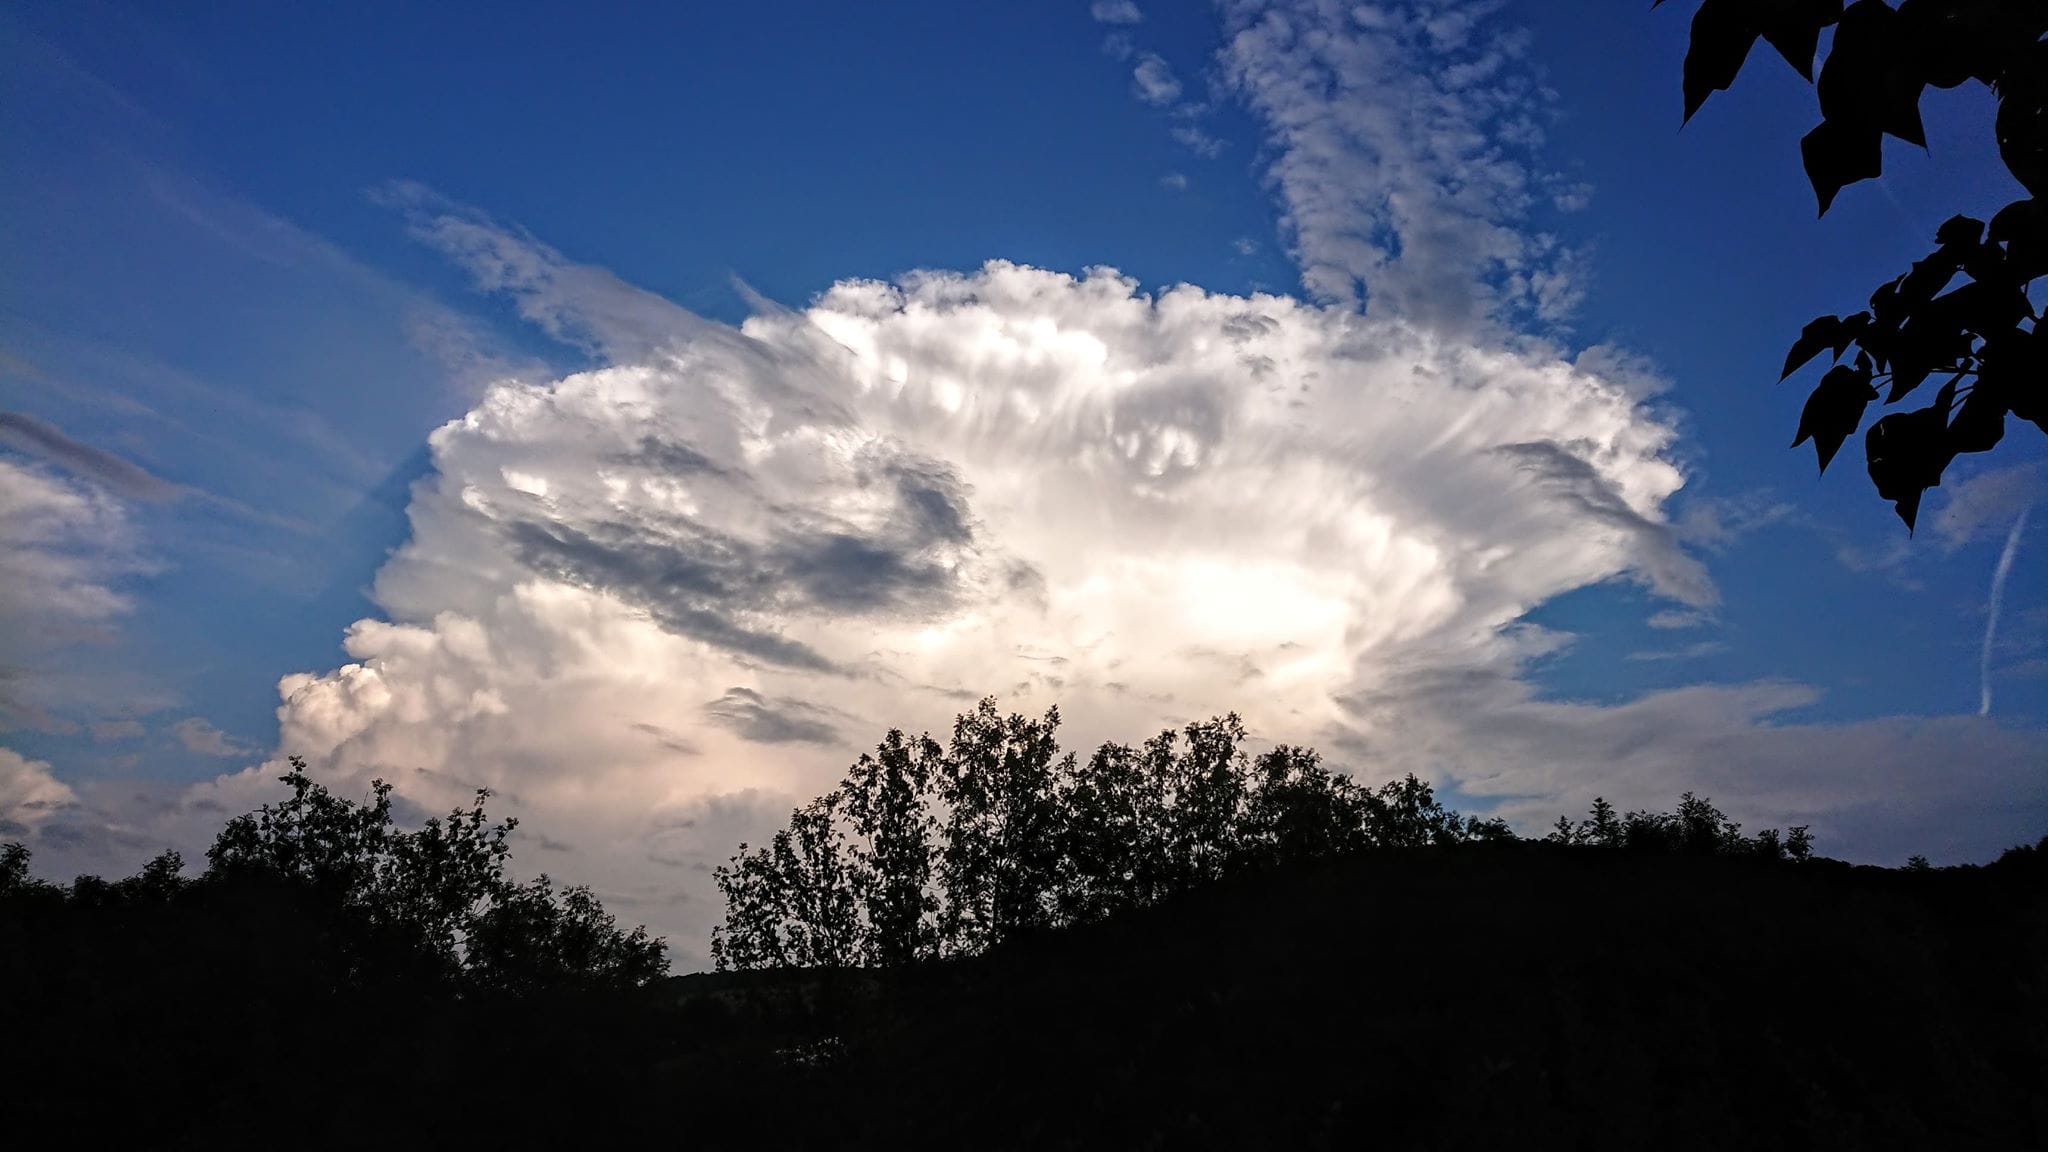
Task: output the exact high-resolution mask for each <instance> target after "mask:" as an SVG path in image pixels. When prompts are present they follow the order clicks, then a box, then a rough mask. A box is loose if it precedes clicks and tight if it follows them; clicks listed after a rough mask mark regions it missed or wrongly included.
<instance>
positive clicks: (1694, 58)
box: [1685, 0, 1762, 120]
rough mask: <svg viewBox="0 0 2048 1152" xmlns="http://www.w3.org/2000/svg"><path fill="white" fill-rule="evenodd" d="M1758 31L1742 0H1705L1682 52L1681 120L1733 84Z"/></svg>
mask: <svg viewBox="0 0 2048 1152" xmlns="http://www.w3.org/2000/svg"><path fill="white" fill-rule="evenodd" d="M1761 31H1762V29H1761V28H1759V27H1758V26H1757V24H1756V22H1755V20H1754V19H1753V18H1752V17H1751V13H1750V6H1749V4H1748V3H1747V2H1746V0H1705V2H1704V3H1702V4H1701V5H1700V7H1699V11H1697V12H1695V13H1693V17H1692V41H1691V43H1690V44H1689V45H1688V47H1687V49H1686V53H1685V120H1691V119H1692V114H1693V113H1695V112H1697V111H1699V109H1700V105H1701V104H1704V103H1706V100H1707V97H1708V96H1711V95H1713V94H1714V93H1716V92H1721V91H1725V90H1726V89H1727V87H1728V86H1729V85H1730V84H1733V83H1734V82H1735V74H1736V73H1737V72H1740V71H1742V62H1743V61H1744V60H1745V59H1747V58H1748V56H1749V46H1750V45H1752V44H1754V43H1756V38H1757V34H1758V33H1759V32H1761Z"/></svg>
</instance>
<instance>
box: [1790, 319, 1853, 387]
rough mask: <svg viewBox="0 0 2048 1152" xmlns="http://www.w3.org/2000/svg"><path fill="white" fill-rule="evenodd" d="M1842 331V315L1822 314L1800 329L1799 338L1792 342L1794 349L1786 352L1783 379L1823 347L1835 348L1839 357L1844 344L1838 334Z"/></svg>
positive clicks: (1797, 369) (1816, 354)
mask: <svg viewBox="0 0 2048 1152" xmlns="http://www.w3.org/2000/svg"><path fill="white" fill-rule="evenodd" d="M1841 331H1842V318H1841V317H1840V316H1820V317H1816V318H1814V319H1813V320H1810V321H1808V322H1807V324H1806V327H1804V328H1801V329H1800V330H1799V339H1797V340H1794V341H1793V342H1792V350H1791V351H1789V352H1787V353H1785V370H1784V371H1783V372H1781V373H1779V374H1778V379H1780V380H1783V379H1785V378H1786V377H1787V376H1790V375H1792V374H1793V373H1794V372H1797V371H1799V370H1800V369H1801V368H1803V367H1805V366H1806V362H1807V361H1809V360H1811V359H1813V358H1814V357H1815V356H1818V355H1820V354H1821V351H1822V350H1823V349H1833V350H1834V353H1835V356H1836V358H1837V359H1839V358H1840V357H1841V355H1842V345H1841V344H1840V343H1839V342H1838V341H1837V336H1838V335H1839V334H1840V333H1841Z"/></svg>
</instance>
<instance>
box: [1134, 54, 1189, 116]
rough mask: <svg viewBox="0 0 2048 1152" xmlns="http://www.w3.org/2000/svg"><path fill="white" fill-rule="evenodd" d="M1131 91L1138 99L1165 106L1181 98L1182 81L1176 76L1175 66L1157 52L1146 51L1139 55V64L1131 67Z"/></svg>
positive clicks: (1157, 105) (1155, 105)
mask: <svg viewBox="0 0 2048 1152" xmlns="http://www.w3.org/2000/svg"><path fill="white" fill-rule="evenodd" d="M1131 91H1132V92H1134V93H1136V94H1137V97H1138V99H1140V100H1143V101H1144V102H1145V103H1147V104H1150V105H1152V106H1154V107H1165V106H1166V105H1168V104H1171V103H1173V102H1174V101H1175V100H1178V99H1180V81H1179V80H1178V79H1176V78H1175V77H1174V74H1173V68H1172V66H1171V65H1169V64H1167V62H1166V60H1165V59H1164V58H1163V57H1161V56H1160V55H1159V54H1158V53H1156V52H1146V53H1144V54H1143V55H1141V56H1139V57H1138V63H1137V66H1136V67H1134V68H1132V69H1131Z"/></svg>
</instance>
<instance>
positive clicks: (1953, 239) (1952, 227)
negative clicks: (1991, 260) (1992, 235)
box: [1934, 216, 1984, 247]
mask: <svg viewBox="0 0 2048 1152" xmlns="http://www.w3.org/2000/svg"><path fill="white" fill-rule="evenodd" d="M1983 239H1984V222H1983V221H1982V220H1976V219H1972V218H1971V217H1968V216H1951V217H1949V218H1948V219H1946V220H1944V221H1942V222H1941V227H1939V228H1936V229H1935V230H1934V242H1935V243H1936V244H1940V245H1942V246H1944V247H1946V246H1948V245H1950V244H1975V243H1978V242H1979V241H1981V240H1983Z"/></svg>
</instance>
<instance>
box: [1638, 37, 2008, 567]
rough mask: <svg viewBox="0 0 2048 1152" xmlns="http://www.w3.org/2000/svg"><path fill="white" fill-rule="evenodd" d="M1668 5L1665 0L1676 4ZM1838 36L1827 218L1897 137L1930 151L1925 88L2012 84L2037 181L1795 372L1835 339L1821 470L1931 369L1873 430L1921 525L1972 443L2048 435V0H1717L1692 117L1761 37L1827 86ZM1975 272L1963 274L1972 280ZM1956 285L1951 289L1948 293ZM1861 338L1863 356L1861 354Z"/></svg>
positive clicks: (1816, 147) (1879, 456)
mask: <svg viewBox="0 0 2048 1152" xmlns="http://www.w3.org/2000/svg"><path fill="white" fill-rule="evenodd" d="M1662 3H1663V0H1654V2H1653V4H1652V7H1655V6H1657V5H1659V4H1662ZM1829 27H1833V28H1834V34H1833V38H1832V42H1831V46H1830V47H1829V50H1828V53H1827V58H1826V61H1825V63H1823V64H1822V65H1821V67H1820V73H1819V79H1818V81H1817V83H1816V88H1817V90H1818V95H1819V102H1820V112H1821V122H1820V124H1819V125H1817V126H1816V127H1815V128H1814V129H1813V130H1812V131H1811V132H1808V133H1807V134H1806V137H1805V138H1804V139H1803V140H1802V141H1801V142H1800V153H1801V156H1802V158H1803V159H1804V162H1805V166H1806V175H1807V178H1808V180H1809V181H1810V182H1811V183H1812V185H1813V191H1814V195H1815V196H1816V197H1817V198H1818V200H1819V203H1820V212H1821V214H1822V215H1826V214H1827V210H1828V208H1829V206H1830V205H1832V204H1833V203H1834V200H1835V195H1836V193H1838V192H1840V191H1841V190H1842V188H1843V187H1845V186H1846V185H1849V184H1853V183H1855V182H1857V181H1859V180H1865V179H1869V178H1871V177H1874V176H1877V175H1879V174H1880V173H1881V172H1882V171H1883V168H1884V155H1883V138H1884V137H1885V136H1887V135H1889V136H1892V137H1895V138H1897V139H1900V140H1904V141H1906V142H1907V143H1909V144H1914V145H1918V146H1920V147H1925V146H1926V144H1927V137H1926V133H1925V131H1924V130H1923V129H1922V126H1921V121H1920V96H1921V93H1922V92H1923V91H1925V90H1926V89H1927V88H1928V87H1930V86H1931V87H1935V88H1954V87H1957V86H1958V85H1961V84H1965V83H1971V82H1974V83H1978V84H1983V85H1985V86H1987V87H1988V88H1990V89H1991V91H1992V92H1993V93H1994V94H1995V95H1996V97H1997V102H1998V111H1997V113H1996V116H1995V118H1994V121H1993V123H1992V131H1993V134H1994V135H1995V136H1996V138H1997V141H1998V152H1999V156H2000V157H2001V158H2002V159H2003V160H2004V162H2005V166H2006V168H2007V169H2008V170H2009V171H2011V173H2012V175H2013V177H2014V179H2016V180H2018V181H2019V183H2020V186H2021V187H2023V188H2024V189H2026V191H2027V193H2028V195H2027V197H2026V198H2025V199H2021V200H2017V201H2014V202H2013V203H2011V204H2008V205H2006V206H2005V207H2004V208H2002V209H2000V210H1999V211H1998V212H1997V213H1996V214H1995V215H1993V216H1992V217H1991V221H1990V224H1989V226H1988V227H1987V226H1986V224H1985V222H1984V221H1982V220H1976V219H1972V218H1970V217H1967V216H1956V217H1953V218H1952V219H1950V220H1949V221H1948V222H1947V223H1945V224H1943V225H1942V226H1941V227H1940V228H1939V229H1938V230H1937V231H1936V232H1935V235H1934V240H1935V243H1936V244H1937V245H1938V247H1937V248H1936V249H1935V250H1934V251H1933V252H1932V253H1931V254H1929V255H1928V256H1927V257H1926V258H1925V259H1923V260H1920V261H1918V262H1916V263H1915V264H1914V265H1913V267H1912V268H1911V269H1910V270H1908V271H1906V272H1904V273H1902V274H1900V275H1899V276H1898V277H1896V278H1894V279H1892V280H1890V281H1888V282H1886V283H1884V284H1882V285H1880V286H1879V287H1878V289H1877V290H1876V291H1875V292H1873V293H1872V294H1871V296H1870V306H1869V307H1868V308H1867V309H1865V310H1863V311H1860V312H1856V313H1853V314H1850V315H1846V316H1840V315H1829V316H1822V317H1819V318H1818V319H1815V320H1814V321H1812V322H1811V323H1809V324H1807V325H1806V326H1805V328H1804V329H1803V330H1802V331H1801V332H1800V334H1799V338H1798V340H1796V341H1794V342H1793V344H1792V348H1791V351H1790V352H1789V353H1788V354H1787V355H1786V357H1785V367H1784V372H1783V374H1782V375H1781V377H1780V378H1781V379H1783V378H1784V377H1789V376H1791V375H1792V374H1793V373H1794V372H1796V371H1798V370H1799V369H1800V368H1801V367H1803V366H1804V365H1806V364H1808V363H1809V362H1811V361H1812V360H1813V359H1814V358H1815V357H1817V356H1819V355H1820V354H1821V353H1822V352H1826V353H1828V354H1829V361H1828V363H1829V365H1830V366H1829V367H1828V368H1827V369H1826V371H1825V372H1823V374H1822V375H1821V377H1820V380H1819V382H1818V384H1816V385H1815V387H1814V389H1813V391H1812V393H1811V395H1810V396H1809V397H1808V398H1807V401H1806V407H1805V409H1804V410H1803V411H1802V412H1801V413H1800V417H1799V428H1798V431H1797V433H1796V436H1795V438H1794V440H1793V442H1792V446H1793V447H1795V448H1796V447H1798V446H1799V445H1801V444H1804V443H1806V442H1807V441H1808V440H1811V441H1813V446H1814V453H1815V455H1816V457H1817V458H1818V459H1819V462H1820V469H1821V471H1823V472H1825V471H1827V466H1828V463H1829V462H1830V461H1831V460H1833V459H1834V457H1835V453H1836V452H1837V451H1839V450H1840V448H1841V446H1842V442H1843V441H1844V440H1847V439H1848V438H1849V437H1850V436H1852V435H1854V434H1855V432H1856V430H1857V429H1858V428H1859V427H1861V426H1862V423H1863V417H1864V414H1865V411H1866V410H1867V409H1868V408H1869V406H1870V403H1871V402H1872V401H1874V400H1877V399H1878V398H1879V385H1883V386H1884V392H1883V399H1884V402H1885V403H1886V404H1897V403H1899V402H1900V401H1902V400H1904V399H1905V398H1906V396H1908V395H1909V394H1911V393H1913V392H1914V391H1916V390H1918V389H1919V388H1920V387H1921V386H1922V385H1923V384H1925V383H1926V382H1927V381H1929V380H1930V379H1932V380H1938V381H1939V383H1938V384H1937V385H1936V387H1935V393H1934V398H1933V401H1932V402H1931V403H1928V404H1927V405H1925V406H1924V407H1921V408H1918V409H1914V410H1912V411H1902V412H1893V413H1890V414H1888V415H1886V416H1883V417H1882V418H1880V419H1879V420H1877V421H1876V422H1875V423H1874V424H1872V425H1871V426H1870V429H1869V431H1868V432H1867V433H1865V435H1864V441H1863V443H1864V456H1865V463H1866V466H1867V469H1868V471H1869V473H1870V479H1871V482H1872V483H1873V484H1874V485H1876V487H1877V492H1878V495H1879V496H1880V497H1881V498H1883V499H1885V500H1888V501H1890V502H1891V503H1892V506H1893V508H1894V509H1895V510H1896V511H1897V512H1898V514H1899V518H1900V519H1902V520H1904V521H1905V523H1906V527H1907V529H1908V530H1909V531H1910V530H1911V529H1912V528H1913V526H1914V523H1915V521H1916V519H1917V518H1918V516H1919V511H1920V498H1921V495H1922V494H1923V493H1924V492H1925V491H1926V490H1927V489H1928V488H1931V487H1934V486H1936V485H1938V484H1940V483H1941V476H1942V472H1943V471H1944V470H1945V469H1946V468H1947V467H1948V465H1949V463H1950V462H1951V461H1952V460H1954V459H1955V458H1956V457H1957V456H1958V455H1960V454H1963V453H1967V452H1987V451H1989V450H1990V449H1991V448H1992V447H1994V446H1995V445H1997V444H1998V443H1999V441H2000V440H2001V439H2003V437H2004V435H2005V431H2006V416H2007V415H2008V414H2010V415H2012V416H2016V417H2018V418H2020V419H2022V420H2027V421H2031V422H2033V423H2034V424H2035V425H2036V426H2037V427H2040V428H2042V429H2043V430H2048V346H2044V344H2043V342H2042V338H2041V337H2040V336H2039V335H2038V332H2037V321H2038V320H2039V318H2040V317H2039V311H2038V309H2037V307H2036V305H2035V302H2034V300H2033V297H2032V295H2031V290H2032V286H2033V282H2034V280H2035V279H2036V278H2037V277H2039V276H2040V275H2041V274H2042V273H2043V272H2044V271H2048V209H2044V208H2043V206H2042V204H2041V197H2042V196H2043V195H2044V194H2048V41H2044V40H2043V37H2044V35H2048V4H2044V3H2042V2H2041V0H1900V2H1899V3H1898V4H1897V5H1896V6H1893V5H1891V4H1888V3H1885V2H1884V0H1856V3H1853V4H1850V5H1848V6H1846V7H1844V6H1843V4H1842V0H1702V2H1701V3H1700V5H1699V7H1698V8H1697V9H1696V10H1695V12H1694V14H1693V20H1692V35H1691V44H1690V48H1689V50H1688V51H1687V53H1686V57H1685V75H1684V89H1685V118H1686V119H1687V120H1690V119H1692V115H1693V113H1695V112H1697V111H1698V110H1699V108H1700V105H1701V104H1702V103H1704V102H1705V101H1706V99H1707V97H1708V96H1709V95H1711V94H1713V93H1714V92H1717V91H1721V90H1723V89H1726V88H1727V87H1728V86H1729V85H1731V84H1733V83H1734V81H1735V76H1736V74H1737V73H1738V72H1739V71H1740V70H1741V68H1742V63H1743V61H1744V60H1745V59H1746V58H1747V57H1748V55H1749V51H1750V48H1751V47H1752V46H1753V45H1754V44H1755V42H1756V41H1757V40H1758V39H1759V38H1761V39H1763V40H1764V41H1765V42H1766V43H1768V44H1769V45H1770V46H1771V47H1772V48H1774V49H1776V50H1777V52H1778V54H1779V55H1781V56H1783V57H1784V58H1785V61H1786V62H1787V63H1789V64H1790V65H1791V66H1792V67H1793V69H1794V70H1795V71H1797V72H1798V73H1799V74H1800V75H1801V76H1802V77H1805V78H1806V79H1807V80H1808V81H1814V79H1815V76H1814V61H1815V57H1816V54H1817V53H1818V51H1819V43H1820V35H1821V32H1822V30H1823V29H1826V28H1829ZM1959 275H1960V276H1962V277H1964V278H1965V279H1964V281H1963V283H1961V284H1960V285H1957V286H1955V287H1953V288H1951V287H1950V285H1951V284H1953V283H1954V282H1955V280H1956V278H1957V277H1958V276H1959ZM1944 289H1946V291H1944ZM1851 348H1854V349H1855V350H1856V351H1855V355H1854V356H1850V355H1849V350H1850V349H1851Z"/></svg>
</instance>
